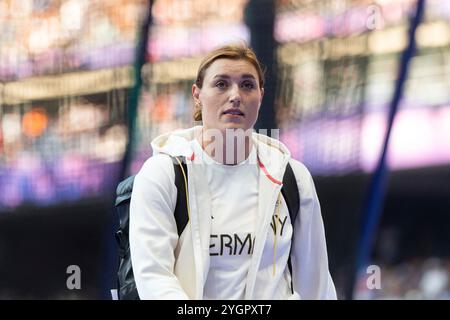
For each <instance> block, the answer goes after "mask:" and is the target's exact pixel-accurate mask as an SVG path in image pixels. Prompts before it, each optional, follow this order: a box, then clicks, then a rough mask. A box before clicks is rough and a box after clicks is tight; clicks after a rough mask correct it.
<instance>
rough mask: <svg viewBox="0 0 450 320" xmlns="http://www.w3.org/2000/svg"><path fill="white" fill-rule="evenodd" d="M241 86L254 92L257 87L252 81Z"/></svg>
mask: <svg viewBox="0 0 450 320" xmlns="http://www.w3.org/2000/svg"><path fill="white" fill-rule="evenodd" d="M241 86H242V87H243V88H245V89H247V90H253V89H254V88H255V87H256V86H255V84H254V83H253V82H252V81H245V82H243V83H242V85H241Z"/></svg>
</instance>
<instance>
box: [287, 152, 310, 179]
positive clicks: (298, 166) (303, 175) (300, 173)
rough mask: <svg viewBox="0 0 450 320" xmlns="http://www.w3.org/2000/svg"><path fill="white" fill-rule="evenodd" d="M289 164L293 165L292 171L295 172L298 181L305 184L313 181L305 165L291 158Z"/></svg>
mask: <svg viewBox="0 0 450 320" xmlns="http://www.w3.org/2000/svg"><path fill="white" fill-rule="evenodd" d="M289 164H290V165H291V167H292V170H293V171H294V174H295V178H296V179H297V181H303V182H305V181H309V180H312V177H311V173H310V172H309V170H308V168H307V167H306V166H305V165H304V164H303V163H301V162H300V161H298V160H295V159H292V158H291V159H290V160H289Z"/></svg>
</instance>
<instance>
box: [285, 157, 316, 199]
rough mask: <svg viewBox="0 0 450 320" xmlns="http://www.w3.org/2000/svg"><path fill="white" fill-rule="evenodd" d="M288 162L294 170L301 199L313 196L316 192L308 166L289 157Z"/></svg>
mask: <svg viewBox="0 0 450 320" xmlns="http://www.w3.org/2000/svg"><path fill="white" fill-rule="evenodd" d="M289 164H290V165H291V167H292V170H293V171H294V175H295V179H296V180H297V185H298V188H299V192H300V198H301V199H307V198H314V197H315V194H316V190H315V186H314V181H313V178H312V176H311V173H310V172H309V170H308V168H307V167H306V166H305V165H304V164H303V163H301V162H300V161H298V160H295V159H290V160H289Z"/></svg>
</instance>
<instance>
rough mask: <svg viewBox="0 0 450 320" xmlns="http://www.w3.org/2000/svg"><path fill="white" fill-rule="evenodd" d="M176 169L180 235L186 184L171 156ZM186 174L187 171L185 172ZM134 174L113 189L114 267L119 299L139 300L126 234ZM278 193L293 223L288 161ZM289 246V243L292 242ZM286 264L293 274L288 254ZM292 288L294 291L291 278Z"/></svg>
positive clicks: (295, 202) (293, 185)
mask: <svg viewBox="0 0 450 320" xmlns="http://www.w3.org/2000/svg"><path fill="white" fill-rule="evenodd" d="M173 160H174V161H173V167H174V171H175V186H176V187H177V190H178V192H177V194H178V195H177V203H176V206H175V211H174V216H175V221H176V224H177V231H178V236H180V235H181V233H182V232H183V230H184V228H185V227H186V225H187V223H188V214H187V201H186V200H187V199H186V185H185V183H184V178H183V173H182V170H181V167H180V164H179V163H178V162H177V161H175V159H173ZM179 160H180V163H181V165H182V166H183V169H184V172H185V173H187V166H186V162H185V159H184V158H183V157H179ZM186 177H187V174H186ZM133 182H134V176H130V177H128V178H126V179H125V180H123V181H122V182H120V183H119V185H118V186H117V190H116V196H117V197H116V203H115V206H116V208H117V214H118V215H119V229H118V231H117V232H116V241H117V244H118V247H119V269H118V271H117V280H118V297H119V300H139V295H138V292H137V288H136V282H135V281H134V275H133V267H132V265H131V255H130V242H129V238H128V236H129V235H128V228H129V218H130V199H131V193H132V191H133ZM281 193H282V194H283V197H284V199H285V201H286V204H287V207H288V209H289V216H290V218H291V222H292V224H293V225H294V223H293V222H294V221H295V219H296V217H297V213H298V211H299V209H300V198H299V193H298V186H297V181H296V179H295V175H294V172H293V171H292V168H291V166H290V164H289V163H288V164H287V166H286V171H285V173H284V176H283V188H282V189H281ZM291 250H292V246H291ZM288 268H289V271H290V273H291V275H292V263H291V257H290V255H289V259H288ZM291 289H292V291H293V286H292V280H291Z"/></svg>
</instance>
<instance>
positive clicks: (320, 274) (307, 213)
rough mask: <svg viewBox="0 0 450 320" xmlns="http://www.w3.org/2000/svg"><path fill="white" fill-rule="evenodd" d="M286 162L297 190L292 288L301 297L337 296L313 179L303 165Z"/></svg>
mask: <svg viewBox="0 0 450 320" xmlns="http://www.w3.org/2000/svg"><path fill="white" fill-rule="evenodd" d="M290 163H291V166H292V168H293V169H294V173H295V176H296V179H297V185H298V187H299V193H300V212H299V214H298V216H297V219H296V221H295V222H294V223H295V225H294V235H293V237H294V238H293V241H292V257H291V259H292V269H293V272H292V273H293V275H292V276H293V279H292V280H293V284H294V290H295V291H296V292H297V293H298V294H299V295H300V297H301V299H308V300H316V299H337V297H336V289H335V287H334V283H333V280H332V278H331V275H330V272H329V269H328V255H327V246H326V240H325V230H324V226H323V221H322V215H321V211H320V204H319V199H318V197H317V193H316V190H315V187H314V182H313V179H312V177H311V174H310V173H309V171H308V169H306V167H305V166H304V165H303V164H301V163H300V162H298V161H291V162H290Z"/></svg>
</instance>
